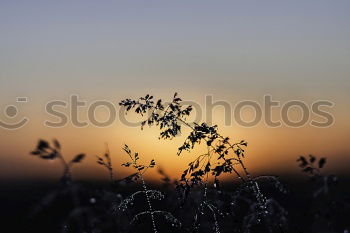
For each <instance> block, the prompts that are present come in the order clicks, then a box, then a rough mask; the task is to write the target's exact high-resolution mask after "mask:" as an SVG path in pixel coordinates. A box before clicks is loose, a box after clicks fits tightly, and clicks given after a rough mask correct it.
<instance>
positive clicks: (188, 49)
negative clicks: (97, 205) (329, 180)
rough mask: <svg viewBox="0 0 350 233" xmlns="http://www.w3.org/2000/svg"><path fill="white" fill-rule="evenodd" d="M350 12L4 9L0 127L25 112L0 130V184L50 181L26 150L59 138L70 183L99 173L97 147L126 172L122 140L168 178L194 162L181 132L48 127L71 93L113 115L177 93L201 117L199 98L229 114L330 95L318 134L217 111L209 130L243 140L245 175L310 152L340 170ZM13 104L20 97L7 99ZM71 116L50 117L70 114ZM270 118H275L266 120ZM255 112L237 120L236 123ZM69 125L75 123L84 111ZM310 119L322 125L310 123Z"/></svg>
mask: <svg viewBox="0 0 350 233" xmlns="http://www.w3.org/2000/svg"><path fill="white" fill-rule="evenodd" d="M349 11H350V1H345V0H344V1H342V0H337V1H323V0H320V1H311V0H303V1H258V0H256V1H206V0H201V1H182V0H179V1H167V0H162V1H160V0H158V1H152V0H150V1H90V0H84V1H80V0H79V1H78V0H77V1H1V2H0V35H1V36H0V93H1V99H0V120H1V121H2V122H7V123H15V122H18V121H20V120H21V119H23V117H27V118H28V119H29V122H28V124H26V125H25V126H24V127H22V128H20V129H18V130H6V129H4V128H0V180H11V179H46V178H50V179H51V178H54V179H55V178H58V177H59V175H60V172H61V167H60V164H59V163H58V162H55V161H52V162H48V161H42V160H40V159H38V158H35V157H33V156H31V155H29V152H30V151H31V150H32V149H34V147H35V145H36V143H37V141H38V139H39V138H43V139H47V140H51V139H53V138H57V139H58V140H59V141H60V142H61V144H62V147H63V153H64V155H65V156H66V157H67V158H72V157H73V156H74V155H76V154H78V153H81V152H84V153H86V154H87V158H86V161H84V163H82V164H79V165H77V166H76V167H75V168H74V170H73V173H74V176H75V177H76V178H79V179H80V178H82V179H107V178H108V176H107V173H106V171H105V170H104V169H103V168H102V167H99V166H97V164H96V157H95V155H97V154H102V153H103V152H104V150H105V143H108V144H109V147H110V151H111V153H112V156H113V164H114V165H115V168H116V175H117V176H118V177H122V176H123V175H126V174H128V173H131V172H132V171H130V170H128V169H121V168H120V166H119V165H120V164H121V163H122V162H125V161H126V159H127V157H126V156H125V155H124V153H123V152H122V147H123V145H124V144H128V145H129V146H130V148H131V149H133V150H135V151H138V152H139V153H140V155H141V158H142V159H143V160H144V161H149V160H150V159H152V158H154V159H155V160H156V162H157V164H158V165H159V166H160V167H162V168H164V170H165V171H166V172H168V173H169V174H170V175H171V176H172V177H178V175H179V174H180V172H181V171H182V170H184V169H185V167H186V165H187V163H188V162H189V161H191V159H193V158H194V157H193V156H194V154H183V155H182V156H181V157H178V156H177V155H176V152H177V148H178V147H179V146H180V145H181V143H182V141H183V140H184V137H179V138H176V139H174V140H172V141H159V140H158V133H159V131H158V130H157V129H156V128H151V129H148V128H147V127H146V129H145V130H143V131H141V130H140V129H139V128H135V127H129V126H126V125H123V124H122V122H121V121H120V119H118V118H117V119H116V121H115V122H114V123H113V124H112V125H110V126H108V127H105V128H99V127H95V126H93V125H89V126H87V127H83V128H78V127H75V126H73V125H72V123H68V124H67V125H65V126H64V127H61V128H49V127H46V126H44V122H45V120H51V121H54V120H55V119H54V118H51V117H50V116H49V115H48V113H46V112H45V104H46V103H47V102H49V101H52V100H62V101H69V98H70V96H71V95H74V94H76V95H79V98H80V100H83V101H86V102H87V105H90V104H91V103H93V102H94V101H96V100H108V101H110V102H112V103H114V105H115V107H116V109H117V111H119V106H118V102H119V101H120V100H122V99H124V98H137V97H139V96H142V95H145V94H147V93H149V94H152V95H154V96H155V97H156V98H162V99H164V100H170V99H171V98H172V96H173V94H174V92H178V93H179V94H180V96H181V97H182V98H183V99H184V100H190V101H195V102H196V103H198V104H199V105H200V106H202V108H203V109H204V103H205V96H206V95H212V96H213V100H214V102H215V101H218V100H225V101H227V102H228V103H229V104H230V105H231V106H234V105H235V104H237V103H238V102H239V101H242V100H253V101H257V102H258V103H261V104H262V103H263V98H264V95H267V94H269V95H271V96H272V98H273V100H276V101H281V105H282V104H283V103H286V102H287V101H290V100H302V101H304V102H305V103H306V104H307V105H308V106H310V105H311V104H312V103H314V102H315V101H318V100H328V101H331V102H333V103H335V106H334V107H332V108H325V109H327V111H328V112H329V113H331V114H332V115H333V116H334V119H335V123H334V124H333V125H331V126H329V127H327V128H317V127H314V126H311V125H310V124H307V125H305V126H303V127H299V128H291V127H288V126H286V125H282V126H281V127H277V128H271V127H269V126H267V125H266V124H265V123H264V120H263V119H262V121H261V122H260V123H259V124H258V125H257V126H254V127H243V126H240V125H238V124H237V123H236V122H235V120H234V119H233V121H232V124H231V125H226V126H225V125H224V111H223V108H222V107H218V108H215V109H214V111H213V123H214V124H218V125H219V126H220V129H221V132H222V134H224V135H227V136H230V137H232V138H233V139H234V140H237V141H238V140H239V141H240V140H242V139H244V140H247V141H248V149H247V159H246V160H247V166H248V167H249V169H250V170H251V171H252V173H253V174H266V173H273V174H285V173H288V174H296V172H297V171H298V168H297V165H296V163H295V160H296V158H297V157H298V156H299V155H301V154H309V153H312V154H315V155H317V156H326V157H328V159H329V167H328V169H329V171H332V172H337V173H346V169H347V165H348V164H349V163H350V146H349V138H350V121H349V116H350V108H349V99H350V92H349V89H350V43H349V42H350V27H349V23H350V14H349ZM17 97H27V98H28V102H27V103H17V102H16V99H17ZM10 105H14V106H16V107H17V108H18V112H19V113H18V115H17V116H15V117H13V118H9V117H8V116H6V108H7V107H8V106H10ZM68 108H69V107H68ZM68 108H67V109H64V108H61V110H62V109H63V110H62V111H63V112H65V113H68ZM280 109H281V108H280V107H277V108H276V109H275V111H274V112H273V119H274V120H276V121H277V120H280V119H281V117H280ZM203 111H204V110H203ZM231 115H233V111H232V114H231ZM300 115H301V114H300V112H299V111H298V109H293V110H292V111H291V119H294V120H298V119H299V118H300ZM252 116H253V114H252V113H251V112H250V111H249V109H248V110H246V111H244V114H243V118H244V117H246V118H245V119H248V120H249V119H251V117H252ZM79 117H80V120H82V121H83V120H86V117H87V107H82V108H81V109H80V111H79ZM97 117H98V119H100V120H101V121H103V120H104V119H106V117H108V114H107V113H106V112H105V109H103V108H101V109H98V111H97ZM205 120H206V119H205V116H203V118H202V119H201V121H205ZM311 120H320V121H322V118H320V119H319V118H318V116H315V115H314V114H311V115H310V121H311ZM188 132H189V131H184V132H183V134H184V135H186V133H188ZM199 150H200V149H199ZM191 156H192V157H191ZM155 173H156V172H155V171H154V172H151V173H149V174H148V178H154V177H155Z"/></svg>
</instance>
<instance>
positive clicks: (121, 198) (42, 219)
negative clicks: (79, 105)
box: [5, 93, 350, 233]
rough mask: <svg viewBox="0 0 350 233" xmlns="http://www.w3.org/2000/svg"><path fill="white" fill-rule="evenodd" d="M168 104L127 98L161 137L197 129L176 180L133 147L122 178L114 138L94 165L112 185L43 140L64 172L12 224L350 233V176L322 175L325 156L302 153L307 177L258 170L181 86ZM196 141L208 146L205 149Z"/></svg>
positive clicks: (40, 228) (62, 228) (42, 147)
mask: <svg viewBox="0 0 350 233" xmlns="http://www.w3.org/2000/svg"><path fill="white" fill-rule="evenodd" d="M163 103H164V102H163V101H162V100H161V99H159V100H155V99H154V97H153V96H151V95H146V96H144V97H141V98H138V99H135V100H134V99H125V100H122V101H121V102H120V103H119V104H120V105H121V106H122V107H124V108H125V109H126V112H134V113H136V114H138V115H140V118H142V119H143V120H142V121H141V124H140V127H141V129H143V128H144V127H145V126H149V127H157V128H158V129H159V132H160V133H159V140H171V139H172V138H174V137H177V136H179V135H180V134H181V132H182V131H183V128H187V129H189V130H190V133H189V134H188V135H185V140H184V142H183V144H182V145H181V146H180V147H179V148H178V151H177V152H176V151H174V153H177V155H178V159H180V160H181V156H182V152H183V151H188V152H190V155H191V156H193V161H192V162H190V163H189V164H188V166H187V167H186V168H185V170H184V171H183V173H182V175H181V177H178V179H174V180H173V179H172V178H171V177H170V176H169V175H168V174H166V172H165V171H166V167H165V168H164V169H160V168H157V164H156V162H157V161H155V160H154V159H152V160H151V161H149V163H147V164H142V163H140V158H142V154H138V153H137V152H135V151H133V150H132V146H128V145H125V147H124V148H123V150H124V153H125V162H124V163H123V164H121V165H120V166H124V167H126V168H128V169H129V172H130V174H129V175H128V176H126V177H117V176H116V174H115V171H116V170H117V169H118V168H117V167H113V163H112V162H113V155H112V153H111V152H110V151H109V149H108V145H106V151H105V152H104V153H103V154H102V155H99V156H97V158H96V162H97V166H101V167H103V168H104V169H106V170H107V171H108V174H109V182H106V183H96V182H86V181H85V182H82V181H75V180H74V179H73V176H72V171H71V168H72V167H73V166H75V164H77V163H83V162H84V158H85V157H86V155H85V154H78V155H76V156H75V157H73V159H72V160H70V161H67V160H66V159H65V156H64V155H63V154H62V153H61V147H62V146H61V144H60V143H59V141H58V140H52V142H49V141H46V140H43V139H41V140H39V142H38V144H37V146H36V148H35V149H34V150H33V151H32V152H31V155H32V156H34V157H38V158H40V159H43V160H57V161H60V164H61V166H62V170H63V172H62V176H61V178H60V181H59V182H57V184H55V185H52V184H50V185H47V184H46V185H41V186H40V185H39V188H38V189H36V190H35V191H33V190H34V189H35V188H33V187H32V190H29V191H28V192H27V195H28V196H35V198H32V199H33V200H35V201H32V202H31V205H30V206H32V207H33V208H30V209H29V210H22V217H19V215H18V213H17V214H16V218H17V219H18V218H21V222H22V224H21V225H20V226H16V224H15V223H14V222H16V221H17V220H14V219H12V220H9V221H8V223H10V224H12V227H13V228H14V229H15V228H16V227H17V228H21V229H22V230H25V231H26V232H74V233H78V232H91V233H97V232H101V233H102V232H153V233H160V232H164V233H170V232H174V233H180V232H192V233H196V232H198V233H200V232H215V233H219V232H222V233H224V232H259V233H261V232H344V233H345V232H348V229H349V227H350V225H349V224H350V223H349V221H348V217H349V216H350V215H349V195H348V194H349V190H348V187H347V185H344V184H346V181H345V183H344V181H342V179H340V178H338V177H337V176H335V175H329V174H323V172H322V170H323V168H324V167H325V166H326V163H327V159H326V158H317V157H315V156H313V155H309V156H300V157H299V158H297V160H296V164H295V165H296V166H299V167H300V169H301V173H303V174H304V175H305V178H306V179H302V180H297V179H291V178H290V177H277V176H270V175H269V176H267V175H260V176H259V175H257V176H256V175H253V174H252V173H251V171H250V170H249V168H248V167H247V166H246V165H245V162H244V159H245V157H246V156H247V155H246V153H245V147H247V146H248V143H247V142H245V141H238V142H235V141H233V140H232V139H231V138H229V137H226V136H223V135H221V134H220V132H219V127H218V126H217V125H214V126H210V125H207V124H206V123H188V122H187V118H188V117H189V116H190V115H191V111H192V107H191V106H184V105H183V104H182V99H181V98H180V97H179V96H178V94H177V93H175V95H174V96H173V98H172V101H170V104H163ZM197 147H204V148H205V151H206V153H203V154H197V152H194V149H195V148H197ZM168 165H169V166H171V164H168ZM149 169H158V172H159V174H160V176H161V177H162V178H161V179H160V180H159V182H157V183H154V182H147V181H146V180H145V179H144V174H145V173H146V172H147V171H148V170H149ZM224 176H225V178H226V179H222V177H224ZM14 199H16V198H14ZM21 199H23V198H21V197H20V196H18V197H17V199H16V200H17V201H18V202H19V203H21V201H20V200H21ZM27 199H28V197H27ZM29 199H30V198H29ZM32 199H30V200H32ZM10 208H13V207H10ZM18 208H19V209H21V207H18ZM5 209H6V208H5ZM12 221H14V222H12Z"/></svg>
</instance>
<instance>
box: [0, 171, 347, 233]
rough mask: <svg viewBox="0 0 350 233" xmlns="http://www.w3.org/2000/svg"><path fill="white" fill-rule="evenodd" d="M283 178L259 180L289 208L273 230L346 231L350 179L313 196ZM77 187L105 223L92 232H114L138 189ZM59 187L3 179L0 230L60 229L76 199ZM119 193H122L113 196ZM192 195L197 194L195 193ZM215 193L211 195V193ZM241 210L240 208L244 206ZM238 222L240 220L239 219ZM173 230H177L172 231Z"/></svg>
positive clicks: (188, 215)
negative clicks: (280, 187)
mask: <svg viewBox="0 0 350 233" xmlns="http://www.w3.org/2000/svg"><path fill="white" fill-rule="evenodd" d="M282 183H283V184H284V185H285V186H286V188H287V190H288V193H287V194H282V193H280V192H278V191H276V190H275V188H274V187H273V186H271V185H268V184H262V187H263V192H264V193H265V194H266V196H268V197H274V199H275V200H276V201H277V202H278V203H279V204H280V206H282V207H283V208H284V209H285V211H286V213H287V215H286V216H287V217H286V218H287V223H286V225H285V226H284V227H282V228H280V229H277V230H276V229H274V230H273V232H306V233H308V232H317V233H321V232H339V233H340V232H341V233H344V232H346V230H349V229H350V214H349V213H350V211H349V210H350V207H349V203H350V196H349V193H350V186H349V184H350V183H349V179H348V178H340V179H339V181H338V182H337V184H336V185H335V187H334V188H332V189H333V190H332V191H331V192H330V193H329V194H327V195H322V196H320V197H318V198H314V197H313V193H314V192H315V190H316V189H315V186H314V185H313V184H312V182H311V181H310V180H308V179H292V178H290V177H285V178H284V179H283V178H282ZM153 186H155V185H153ZM232 186H233V185H232V184H224V185H222V190H223V191H224V192H228V193H230V192H232ZM79 187H83V188H82V189H81V190H80V188H78V189H77V190H79V191H77V192H78V196H80V197H81V200H82V201H81V200H80V201H78V202H79V204H78V205H80V206H89V208H90V207H91V209H92V212H94V213H97V215H98V216H99V219H98V220H96V225H99V224H100V225H101V226H103V227H101V228H100V229H103V228H106V229H105V230H104V229H103V230H100V231H91V232H117V231H113V228H114V227H117V228H120V227H121V226H119V225H118V224H120V223H113V219H114V218H118V216H114V215H113V213H112V212H113V210H112V209H113V205H115V203H116V202H118V201H120V200H121V199H123V198H124V197H127V196H128V195H129V194H130V193H131V192H133V190H140V188H141V187H140V185H138V184H130V185H129V184H128V185H125V186H124V187H118V188H111V187H110V185H109V184H103V183H80V185H79ZM155 188H157V189H159V190H162V191H163V192H164V193H165V194H166V198H165V200H163V201H155V202H154V206H155V208H161V209H166V210H168V211H171V212H172V213H173V214H174V216H176V217H177V218H179V219H180V218H181V219H180V220H181V222H182V223H183V224H184V225H187V226H191V225H192V223H191V221H193V217H194V214H195V212H193V209H195V208H193V209H191V206H192V204H193V203H192V204H190V205H187V206H185V207H184V209H182V210H179V209H177V207H178V206H176V205H177V204H175V203H176V197H175V196H176V195H175V192H174V189H168V188H165V187H164V186H162V185H156V187H155ZM61 189H62V188H61V186H60V185H59V184H58V182H55V181H52V182H49V181H47V182H28V181H26V182H23V181H22V182H19V181H16V182H12V183H5V182H3V183H2V184H1V190H0V191H1V192H0V201H1V203H0V206H1V207H0V208H1V212H0V213H1V218H0V219H1V222H2V224H1V225H2V230H1V232H2V233H6V232H11V233H14V232H26V233H29V232H50V233H54V232H62V225H63V222H64V219H65V218H66V216H67V215H70V214H71V212H70V211H71V210H72V209H74V206H75V204H72V200H71V199H72V197H71V196H69V195H70V194H67V193H63V194H59V195H58V196H56V197H54V195H55V192H53V190H61ZM52 192H53V195H52V197H53V198H52V200H53V201H49V199H50V198H47V197H48V195H49V194H50V193H51V194H52ZM196 192H198V191H196ZM117 194H120V195H121V196H118V197H116V195H117ZM67 196H69V197H67ZM198 196H199V195H198ZM49 197H50V195H49ZM92 198H93V199H92ZM193 198H194V199H196V194H195V193H194V197H193ZM213 198H214V199H215V197H213ZM45 200H46V204H43V205H42V204H40V203H45ZM86 200H87V201H86ZM73 202H74V201H73ZM137 206H138V207H137V208H140V210H139V211H142V210H141V209H142V208H147V207H142V204H140V205H137ZM193 206H194V205H193ZM240 208H243V209H244V208H248V206H247V207H244V206H240ZM242 211H243V212H244V211H245V210H242ZM136 212H137V211H136ZM77 215H79V214H77ZM126 215H128V214H126ZM79 216H80V217H79V218H83V219H85V220H84V221H88V222H89V221H95V220H91V219H94V218H91V216H90V217H89V216H81V215H79ZM178 216H181V217H178ZM73 217H74V213H73ZM225 218H226V220H225ZM225 218H223V219H222V220H219V223H220V224H221V232H244V231H243V230H242V231H232V229H233V228H232V226H230V224H234V223H232V221H231V220H230V217H225ZM111 219H112V220H111ZM227 219H228V220H227ZM210 221H211V220H210V219H203V222H205V223H204V224H202V226H204V227H205V226H206V224H207V225H208V226H207V229H208V230H203V229H202V230H201V231H200V232H214V230H212V226H211V225H210V224H209V222H210ZM276 221H277V219H276ZM111 222H112V223H111ZM126 222H127V224H129V223H130V221H128V220H126ZM206 222H208V223H206ZM236 224H240V223H239V222H237V223H236ZM122 227H125V226H122ZM148 227H149V228H150V229H151V226H147V224H146V225H142V227H141V232H148V231H147V230H145V229H148ZM107 229H108V230H107ZM139 230H140V229H139V228H137V227H136V228H134V229H132V230H131V232H139ZM73 232H74V230H73ZM86 232H87V231H86ZM150 232H151V231H150ZM163 232H164V231H163ZM174 232H177V231H176V230H175V231H174ZM180 232H186V231H180ZM252 232H261V233H263V232H265V230H256V231H254V230H253V231H252ZM266 232H267V231H266ZM167 233H168V232H167Z"/></svg>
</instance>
